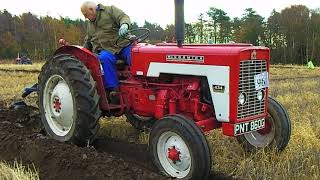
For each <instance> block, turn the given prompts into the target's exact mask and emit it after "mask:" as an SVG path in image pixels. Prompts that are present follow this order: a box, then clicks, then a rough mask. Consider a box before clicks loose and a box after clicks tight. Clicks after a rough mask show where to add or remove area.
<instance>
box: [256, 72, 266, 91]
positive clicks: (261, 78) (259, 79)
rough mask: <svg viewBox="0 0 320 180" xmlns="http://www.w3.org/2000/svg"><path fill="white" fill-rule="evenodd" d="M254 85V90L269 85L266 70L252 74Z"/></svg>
mask: <svg viewBox="0 0 320 180" xmlns="http://www.w3.org/2000/svg"><path fill="white" fill-rule="evenodd" d="M254 85H255V88H256V90H260V89H263V88H265V87H268V86H269V79H268V72H263V73H261V74H257V75H255V76H254Z"/></svg>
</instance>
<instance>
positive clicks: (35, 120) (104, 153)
mask: <svg viewBox="0 0 320 180" xmlns="http://www.w3.org/2000/svg"><path fill="white" fill-rule="evenodd" d="M1 107H3V103H1V102H0V160H4V161H6V162H9V163H10V162H11V163H12V162H14V161H15V160H16V161H18V162H22V164H23V165H30V166H33V165H34V166H35V168H36V169H37V171H38V172H39V176H40V179H45V180H47V179H59V180H63V179H68V180H72V179H77V180H78V179H90V180H91V179H130V180H133V179H139V180H140V179H157V180H158V179H159V180H160V179H168V178H167V177H164V176H162V175H160V174H158V173H157V172H158V171H157V169H156V168H155V167H154V165H153V164H152V162H151V158H150V157H149V153H147V152H148V151H147V145H139V144H131V143H127V142H120V141H117V140H115V139H111V138H105V137H103V138H98V139H97V140H96V141H95V142H94V144H93V146H92V147H84V148H81V147H78V146H75V145H72V144H66V143H61V142H57V141H55V140H52V139H50V138H48V137H47V136H46V135H45V132H43V128H42V127H41V123H40V121H41V120H40V117H39V112H38V110H37V109H36V108H33V107H28V108H22V109H18V110H14V109H8V108H1ZM210 179H230V178H227V177H225V176H223V175H221V174H211V178H210Z"/></svg>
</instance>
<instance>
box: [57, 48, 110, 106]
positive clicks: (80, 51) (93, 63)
mask: <svg viewBox="0 0 320 180" xmlns="http://www.w3.org/2000/svg"><path fill="white" fill-rule="evenodd" d="M58 54H70V55H72V56H75V57H76V58H77V59H79V60H80V61H82V62H83V63H84V65H85V66H86V67H87V68H88V69H89V70H90V71H91V75H92V77H93V79H94V80H95V81H96V87H97V91H98V94H99V96H100V102H99V105H100V109H102V110H105V111H109V104H108V102H107V96H106V91H105V88H104V84H103V75H102V73H101V70H100V61H99V59H98V58H97V57H96V55H95V54H93V53H92V52H91V51H89V50H88V49H86V48H84V47H81V46H62V47H60V48H59V49H57V50H56V52H55V53H54V55H58Z"/></svg>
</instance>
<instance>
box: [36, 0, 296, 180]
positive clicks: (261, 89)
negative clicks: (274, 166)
mask: <svg viewBox="0 0 320 180" xmlns="http://www.w3.org/2000/svg"><path fill="white" fill-rule="evenodd" d="M175 2H176V32H177V34H176V39H177V42H178V44H157V45H149V44H143V43H139V42H140V41H141V40H142V39H144V38H145V37H146V35H147V34H143V37H138V38H135V39H134V40H133V41H131V42H132V45H133V47H132V52H131V57H132V60H131V62H132V64H131V66H130V67H129V66H128V65H126V64H119V65H118V75H119V79H120V92H119V93H118V94H117V96H118V98H119V102H117V103H111V102H110V101H109V99H108V98H107V97H108V92H107V91H106V90H105V87H104V85H103V78H108V77H104V76H103V74H102V71H101V68H100V61H99V59H98V58H97V57H96V56H95V55H94V54H93V53H92V52H90V51H89V50H87V49H85V48H83V47H79V46H70V45H65V46H62V47H61V48H59V49H58V50H57V51H56V52H55V54H54V56H53V58H52V59H50V60H49V61H47V62H46V64H45V65H44V66H43V68H42V71H41V74H40V75H39V82H38V84H39V86H38V91H39V108H40V113H41V119H42V122H43V124H44V127H45V129H46V131H47V133H48V134H49V135H50V136H51V137H52V138H53V139H56V140H58V141H62V142H71V143H74V144H77V145H80V146H85V145H88V144H90V143H91V142H92V141H93V140H94V138H95V136H96V134H97V132H98V130H99V123H98V120H99V118H100V117H102V116H121V115H125V116H126V117H127V119H128V121H129V122H130V123H131V124H132V125H133V126H134V127H135V128H137V129H144V128H149V129H150V140H149V149H150V153H151V155H152V157H153V161H154V164H155V165H156V166H157V167H158V168H159V170H160V171H161V172H162V173H164V174H165V175H167V176H170V177H176V178H181V179H206V178H208V176H209V173H210V169H211V164H212V162H211V154H210V149H209V146H208V142H207V140H206V137H205V135H204V132H208V131H210V130H213V129H216V128H222V132H223V134H225V135H227V136H234V137H236V138H237V139H238V141H239V142H240V143H241V144H242V145H243V147H244V148H245V149H246V150H248V151H253V150H256V149H261V148H272V149H276V150H278V151H281V150H283V149H284V148H285V147H286V146H287V144H288V141H289V139H290V134H291V124H290V119H289V116H288V113H287V112H286V110H285V108H284V107H283V106H282V105H281V104H279V103H278V102H277V101H276V100H275V99H273V98H271V97H268V85H269V81H268V76H269V73H268V72H269V65H270V52H269V49H268V48H265V47H256V46H252V45H248V44H221V45H183V44H182V43H183V39H184V37H183V35H184V33H183V32H184V18H183V3H184V2H183V0H176V1H175ZM119 61H120V62H121V60H119Z"/></svg>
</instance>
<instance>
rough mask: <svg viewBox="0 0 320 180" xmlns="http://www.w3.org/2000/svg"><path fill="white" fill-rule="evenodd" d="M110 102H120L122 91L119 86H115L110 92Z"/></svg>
mask: <svg viewBox="0 0 320 180" xmlns="http://www.w3.org/2000/svg"><path fill="white" fill-rule="evenodd" d="M109 99H110V104H120V91H119V88H113V89H112V90H111V91H110V92H109Z"/></svg>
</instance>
